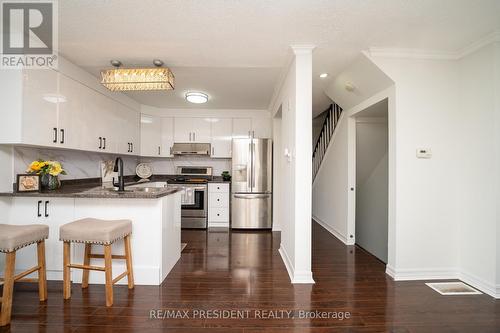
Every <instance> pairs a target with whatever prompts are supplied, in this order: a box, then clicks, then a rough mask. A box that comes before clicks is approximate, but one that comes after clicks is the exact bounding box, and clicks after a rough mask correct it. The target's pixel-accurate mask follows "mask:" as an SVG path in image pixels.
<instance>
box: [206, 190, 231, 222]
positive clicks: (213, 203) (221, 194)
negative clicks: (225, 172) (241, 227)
mask: <svg viewBox="0 0 500 333" xmlns="http://www.w3.org/2000/svg"><path fill="white" fill-rule="evenodd" d="M229 194H230V192H229V183H209V184H208V227H227V228H229V216H230V214H229V213H230V202H229V200H230V199H229Z"/></svg>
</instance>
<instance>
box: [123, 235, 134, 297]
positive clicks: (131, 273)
mask: <svg viewBox="0 0 500 333" xmlns="http://www.w3.org/2000/svg"><path fill="white" fill-rule="evenodd" d="M124 241H125V260H126V263H127V280H128V289H133V288H134V270H133V268H132V249H131V247H130V235H128V236H126V237H125V240H124Z"/></svg>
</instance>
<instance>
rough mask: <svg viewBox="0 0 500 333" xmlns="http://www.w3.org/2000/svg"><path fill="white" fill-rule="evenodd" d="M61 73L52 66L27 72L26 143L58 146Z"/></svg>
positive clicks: (24, 77)
mask: <svg viewBox="0 0 500 333" xmlns="http://www.w3.org/2000/svg"><path fill="white" fill-rule="evenodd" d="M55 96H57V72H55V71H53V70H51V69H30V70H24V71H23V111H22V112H23V114H22V135H23V137H22V142H23V143H25V144H33V145H40V146H47V147H49V146H57V145H58V142H59V141H58V138H59V133H58V130H57V101H56V100H55V99H54V97H55Z"/></svg>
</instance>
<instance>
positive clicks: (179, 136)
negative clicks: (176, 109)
mask: <svg viewBox="0 0 500 333" xmlns="http://www.w3.org/2000/svg"><path fill="white" fill-rule="evenodd" d="M210 120H211V119H205V118H175V120H174V141H175V142H179V143H189V142H198V143H210V141H211V136H210V124H211V122H210Z"/></svg>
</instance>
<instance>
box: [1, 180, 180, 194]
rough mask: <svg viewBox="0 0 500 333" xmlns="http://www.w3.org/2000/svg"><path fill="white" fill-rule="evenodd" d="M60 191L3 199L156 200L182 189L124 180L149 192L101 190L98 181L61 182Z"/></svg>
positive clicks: (139, 190) (127, 183)
mask: <svg viewBox="0 0 500 333" xmlns="http://www.w3.org/2000/svg"><path fill="white" fill-rule="evenodd" d="M62 184H63V185H62V186H61V188H60V189H57V190H55V191H42V192H3V193H0V196H3V197H61V198H110V199H115V198H116V199H121V198H123V199H126V198H131V199H157V198H161V197H164V196H167V195H171V194H174V193H177V192H179V191H182V188H180V187H177V186H175V185H169V186H166V187H147V185H145V184H147V183H137V182H136V181H133V178H132V179H131V178H130V177H127V178H126V184H125V185H126V186H125V187H127V186H131V185H136V184H143V185H142V186H144V187H147V188H148V189H149V190H144V189H135V190H132V189H130V188H129V189H128V190H126V191H125V192H116V191H113V190H112V189H109V188H103V187H102V185H101V184H100V181H99V180H96V179H95V178H93V179H88V180H83V179H81V180H71V181H63V182H62Z"/></svg>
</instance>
